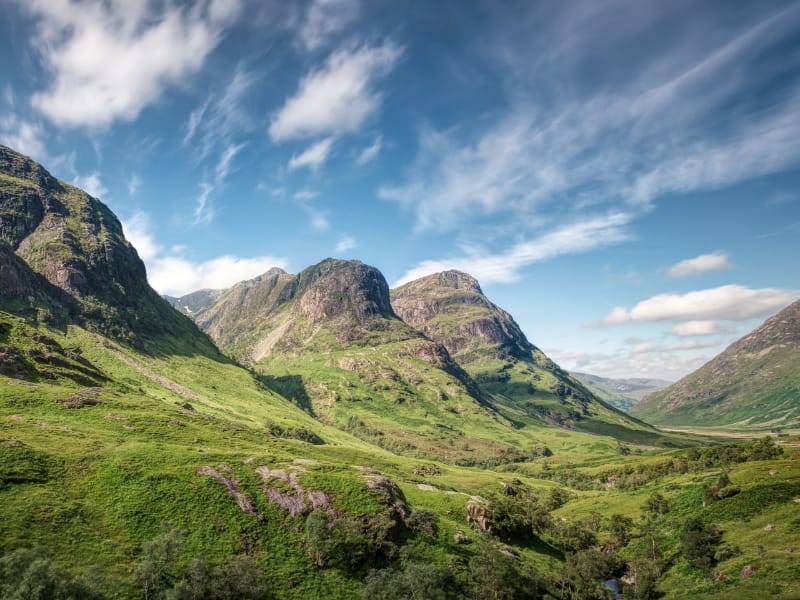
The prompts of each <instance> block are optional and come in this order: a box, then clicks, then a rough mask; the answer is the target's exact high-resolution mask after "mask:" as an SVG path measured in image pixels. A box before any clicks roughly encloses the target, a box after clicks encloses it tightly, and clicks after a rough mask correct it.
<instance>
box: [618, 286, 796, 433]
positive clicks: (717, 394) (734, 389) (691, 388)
mask: <svg viewBox="0 0 800 600" xmlns="http://www.w3.org/2000/svg"><path fill="white" fill-rule="evenodd" d="M631 412H632V413H633V414H636V415H637V416H642V417H644V418H647V419H648V420H651V421H652V422H655V423H659V424H661V423H663V424H689V423H691V424H695V425H697V424H709V425H726V424H733V423H737V424H740V425H741V426H750V425H756V424H758V423H767V422H772V425H773V426H778V425H784V426H785V425H790V424H794V423H800V300H798V301H796V302H794V303H792V304H790V305H789V306H787V307H786V308H785V309H783V310H782V311H781V312H779V313H778V314H776V315H774V316H772V317H770V318H769V319H767V320H766V321H765V322H764V323H763V324H762V325H761V326H759V327H757V328H756V329H754V330H753V331H752V332H750V333H749V334H747V335H746V336H744V337H742V338H740V339H739V340H737V341H736V342H734V343H733V344H731V345H730V346H728V348H726V349H725V351H724V352H722V353H721V354H719V355H718V356H716V357H715V358H713V359H712V360H711V361H709V362H708V363H706V364H705V365H703V366H702V367H700V368H699V369H698V370H696V371H695V372H693V373H691V374H689V375H687V376H686V377H684V378H683V379H681V380H680V381H678V382H676V383H674V384H672V385H671V386H669V387H667V388H665V389H664V390H661V391H660V392H657V393H655V394H653V395H651V396H648V397H647V398H645V399H644V400H643V401H642V402H640V403H639V404H638V405H637V406H636V407H634V408H633V409H632V411H631Z"/></svg>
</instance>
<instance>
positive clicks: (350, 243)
mask: <svg viewBox="0 0 800 600" xmlns="http://www.w3.org/2000/svg"><path fill="white" fill-rule="evenodd" d="M357 245H358V244H357V243H356V239H355V238H354V237H353V236H351V235H342V236H340V237H339V241H338V242H336V252H338V253H340V254H341V253H342V252H347V251H348V250H352V249H353V248H355V247H356V246H357Z"/></svg>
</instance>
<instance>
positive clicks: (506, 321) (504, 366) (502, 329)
mask: <svg viewBox="0 0 800 600" xmlns="http://www.w3.org/2000/svg"><path fill="white" fill-rule="evenodd" d="M392 306H393V307H394V309H395V311H396V312H397V314H398V315H399V316H400V317H401V318H402V319H403V320H404V321H405V322H407V323H408V324H410V325H412V326H413V327H415V328H417V329H419V330H420V331H422V332H423V333H425V335H427V336H428V337H430V338H431V339H433V340H435V341H437V342H440V343H441V344H442V345H444V346H445V347H446V348H447V349H448V351H449V352H450V353H451V355H452V356H453V358H454V360H455V361H456V362H458V363H459V364H460V365H461V366H462V367H463V368H464V369H465V370H466V371H467V372H468V373H469V374H470V375H471V376H472V377H473V378H474V379H475V380H476V381H477V382H478V384H479V385H480V386H481V387H482V388H483V389H484V390H485V391H486V392H488V393H490V394H492V395H493V396H494V397H495V398H498V399H499V401H500V402H501V403H502V405H503V406H504V408H505V409H506V413H505V414H507V415H508V416H509V417H510V418H514V419H520V418H522V417H523V416H527V417H528V418H535V419H538V420H540V421H542V422H545V423H550V424H555V425H560V426H563V427H569V428H576V429H582V430H585V431H591V432H595V433H604V434H608V435H614V436H616V437H618V438H619V439H623V440H629V441H639V442H643V441H651V442H652V441H656V440H657V439H658V437H659V436H658V434H657V432H656V431H655V430H653V429H652V428H650V427H648V426H646V425H645V424H643V423H640V422H638V421H637V420H635V419H632V418H630V417H628V416H627V415H624V414H622V413H620V412H617V411H616V410H615V409H613V408H611V407H610V406H608V405H606V404H605V403H603V402H602V401H601V400H599V399H598V398H597V397H595V396H594V395H593V394H592V393H591V392H590V391H589V390H587V389H586V387H585V386H583V385H582V384H581V383H580V382H579V381H577V380H576V379H574V378H573V377H571V376H570V375H569V374H568V373H567V372H566V371H563V370H562V369H561V368H560V367H559V366H558V365H556V364H555V363H554V362H553V361H552V360H550V359H549V358H548V357H547V356H546V355H545V354H544V353H543V352H542V351H541V350H540V349H539V348H537V347H536V346H534V345H533V344H531V343H530V342H529V341H528V340H527V338H526V337H525V335H524V334H523V333H522V330H521V329H520V328H519V325H517V323H516V321H514V319H513V318H512V317H511V315H509V314H508V313H507V312H506V311H504V310H502V309H501V308H499V307H498V306H496V305H495V304H493V303H492V302H491V301H490V300H489V299H488V298H486V296H485V295H484V294H483V291H482V290H481V287H480V285H479V284H478V282H477V280H476V279H475V278H473V277H472V276H470V275H468V274H466V273H462V272H459V271H445V272H442V273H436V274H434V275H429V276H427V277H422V278H420V279H417V280H415V281H412V282H409V283H407V284H405V285H403V286H401V287H399V288H397V289H395V290H392Z"/></svg>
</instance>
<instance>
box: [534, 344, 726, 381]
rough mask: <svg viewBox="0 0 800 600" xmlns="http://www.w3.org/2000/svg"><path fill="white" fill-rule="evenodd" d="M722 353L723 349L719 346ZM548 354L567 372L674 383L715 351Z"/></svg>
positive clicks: (547, 351) (567, 352) (561, 352)
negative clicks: (652, 379) (642, 378)
mask: <svg viewBox="0 0 800 600" xmlns="http://www.w3.org/2000/svg"><path fill="white" fill-rule="evenodd" d="M719 350H722V346H720V347H719ZM545 352H546V353H547V355H548V356H549V357H550V358H552V359H553V360H555V361H556V362H558V363H559V364H560V365H561V366H562V367H564V368H565V369H567V370H568V371H583V372H586V373H592V374H595V375H601V376H604V377H619V378H625V377H645V378H652V377H657V378H660V379H666V380H667V381H676V380H678V379H680V378H681V377H683V376H685V375H687V374H689V373H691V372H692V371H694V370H695V369H698V368H699V367H701V366H702V365H704V364H705V363H706V362H708V361H709V360H710V359H711V357H712V356H714V354H716V352H715V351H711V352H708V353H704V352H700V353H697V352H672V351H665V350H658V351H647V352H631V351H625V350H621V351H617V352H608V353H602V352H575V351H562V350H557V349H556V350H550V349H545Z"/></svg>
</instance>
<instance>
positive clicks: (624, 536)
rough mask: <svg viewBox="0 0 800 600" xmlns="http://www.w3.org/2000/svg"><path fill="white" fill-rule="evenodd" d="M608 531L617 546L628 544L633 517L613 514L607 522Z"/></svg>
mask: <svg viewBox="0 0 800 600" xmlns="http://www.w3.org/2000/svg"><path fill="white" fill-rule="evenodd" d="M608 531H609V533H611V537H612V538H613V539H614V544H615V545H616V546H617V548H622V547H624V546H627V545H628V542H630V541H631V532H632V531H633V519H631V518H630V517H626V516H625V515H619V514H614V515H611V519H610V521H609V524H608Z"/></svg>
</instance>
